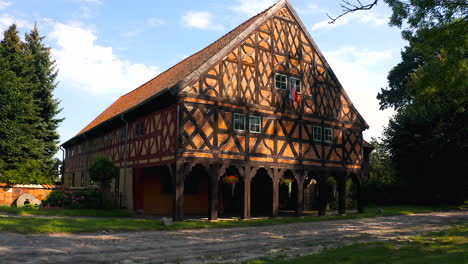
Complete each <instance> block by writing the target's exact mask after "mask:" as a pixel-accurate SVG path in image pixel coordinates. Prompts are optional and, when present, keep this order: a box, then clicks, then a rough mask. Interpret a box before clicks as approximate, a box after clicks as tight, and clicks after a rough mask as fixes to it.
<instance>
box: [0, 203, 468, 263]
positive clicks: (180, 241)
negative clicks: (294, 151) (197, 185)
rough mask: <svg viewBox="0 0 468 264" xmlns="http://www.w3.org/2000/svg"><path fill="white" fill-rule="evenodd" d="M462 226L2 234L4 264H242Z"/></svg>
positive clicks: (442, 215)
mask: <svg viewBox="0 0 468 264" xmlns="http://www.w3.org/2000/svg"><path fill="white" fill-rule="evenodd" d="M459 222H468V211H467V210H464V211H453V212H434V213H427V214H414V215H406V216H393V217H378V218H367V219H355V220H338V221H323V222H310V223H299V224H286V225H273V226H263V227H236V228H213V229H201V230H181V231H152V232H131V233H124V232H119V233H110V234H102V233H97V234H78V235H77V234H51V235H43V234H35V235H23V234H14V233H9V232H1V233H0V263H2V264H3V263H239V262H242V261H245V260H250V259H256V258H259V257H262V256H271V255H278V254H287V255H290V256H295V255H304V254H313V253H314V252H318V251H320V250H322V249H323V248H325V247H327V248H328V247H338V246H343V245H349V244H353V243H357V242H363V241H375V240H385V239H391V238H397V237H401V236H407V235H414V234H416V233H421V232H425V231H436V230H442V229H445V228H447V227H449V226H450V225H451V224H453V223H459Z"/></svg>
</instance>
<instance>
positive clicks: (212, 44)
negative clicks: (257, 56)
mask: <svg viewBox="0 0 468 264" xmlns="http://www.w3.org/2000/svg"><path fill="white" fill-rule="evenodd" d="M280 1H281V0H278V1H276V2H275V3H274V4H273V5H271V6H269V7H268V8H266V9H265V10H263V11H261V12H259V13H257V14H256V15H254V16H252V17H250V18H249V19H247V20H245V21H244V22H243V23H242V24H240V25H238V26H237V27H235V28H233V29H231V30H230V31H229V32H227V33H225V34H224V35H222V36H221V37H219V38H218V39H216V40H215V41H213V42H211V43H210V44H208V45H207V46H205V47H204V48H202V49H200V50H199V51H197V52H195V53H193V54H192V55H190V56H188V57H186V58H185V59H183V60H181V61H179V62H178V63H176V64H174V65H172V66H171V67H169V68H168V69H166V70H165V71H163V72H161V73H160V74H158V75H156V76H155V77H153V78H152V79H151V80H149V81H147V82H145V83H143V84H142V85H140V86H138V87H137V88H135V89H133V90H131V91H129V92H127V93H126V94H123V95H122V96H120V97H119V98H121V97H124V96H126V95H128V94H130V93H132V92H134V91H136V90H138V89H139V88H141V87H142V86H144V85H145V84H147V83H149V82H151V81H152V80H154V79H155V78H158V77H159V76H161V75H163V74H165V73H167V72H168V71H170V70H171V69H173V68H175V67H176V66H177V65H179V64H181V63H183V62H185V61H187V60H189V59H190V58H193V57H194V56H195V55H197V54H199V53H201V52H202V51H204V50H206V49H208V48H209V47H211V46H214V45H215V44H216V43H217V42H218V41H219V40H221V39H222V38H224V37H226V36H227V35H229V34H231V33H232V32H233V31H235V30H237V29H238V28H240V27H242V26H243V25H245V24H247V23H248V22H249V21H251V20H253V19H255V18H257V17H258V16H260V15H261V14H263V13H265V12H266V11H268V10H269V9H270V8H272V7H273V6H275V5H276V4H278V2H280ZM167 88H169V87H167Z"/></svg>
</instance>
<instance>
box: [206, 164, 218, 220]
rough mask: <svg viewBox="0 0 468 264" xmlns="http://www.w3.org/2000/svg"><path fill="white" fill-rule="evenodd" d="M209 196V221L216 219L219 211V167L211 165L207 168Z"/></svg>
mask: <svg viewBox="0 0 468 264" xmlns="http://www.w3.org/2000/svg"><path fill="white" fill-rule="evenodd" d="M209 177H210V194H209V201H210V205H209V215H208V219H209V220H216V219H218V209H219V166H217V165H215V164H213V165H211V166H210V167H209Z"/></svg>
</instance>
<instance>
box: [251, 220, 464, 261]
mask: <svg viewBox="0 0 468 264" xmlns="http://www.w3.org/2000/svg"><path fill="white" fill-rule="evenodd" d="M285 258H286V256H280V257H276V258H264V259H259V260H254V261H251V262H248V263H249V264H265V263H269V264H270V263H271V264H306V263H307V264H313V263H327V264H334V263H337V264H338V263H339V264H354V263H355V264H366V263H369V264H371V263H372V264H373V263H381V264H387V263H388V264H396V263H398V264H403V263H411V264H417V263H420V264H441V263H459V264H461V263H468V223H464V224H459V225H454V226H452V227H451V228H449V229H448V230H446V231H443V232H431V233H427V234H424V235H421V236H415V237H411V238H410V239H409V240H408V241H389V242H378V243H361V244H355V245H351V246H346V247H342V248H336V249H327V250H324V251H323V252H321V253H319V254H315V255H310V256H304V257H298V258H294V259H289V260H284V259H285Z"/></svg>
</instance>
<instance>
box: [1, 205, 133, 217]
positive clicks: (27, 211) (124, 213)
mask: <svg viewBox="0 0 468 264" xmlns="http://www.w3.org/2000/svg"><path fill="white" fill-rule="evenodd" d="M0 212H3V213H9V214H15V215H23V216H26V215H45V216H85V217H132V216H134V213H133V212H131V211H129V210H121V209H106V210H98V209H35V208H23V207H20V208H18V207H14V206H0Z"/></svg>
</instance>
